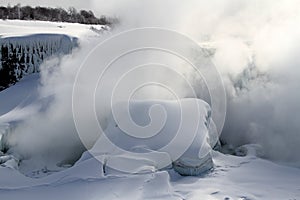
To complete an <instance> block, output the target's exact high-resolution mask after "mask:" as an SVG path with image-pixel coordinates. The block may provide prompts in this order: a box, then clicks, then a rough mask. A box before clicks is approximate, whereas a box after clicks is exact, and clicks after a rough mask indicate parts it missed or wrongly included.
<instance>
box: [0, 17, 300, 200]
mask: <svg viewBox="0 0 300 200" xmlns="http://www.w3.org/2000/svg"><path fill="white" fill-rule="evenodd" d="M58 26H61V27H62V28H60V27H58ZM0 32H2V33H5V34H3V35H2V37H16V36H22V37H24V36H26V35H32V34H65V35H68V36H70V37H78V38H81V37H96V36H97V34H98V33H95V31H91V30H90V27H89V26H87V25H78V24H66V23H50V22H24V21H22V22H21V21H18V20H16V21H0ZM26 37H27V36H26ZM39 81H40V77H39V75H38V74H33V75H29V76H27V77H25V78H23V79H22V80H21V81H20V82H19V83H17V84H16V85H14V86H12V87H10V88H8V89H6V90H4V91H1V92H0V199H9V200H19V199H24V200H27V199H30V200H35V199H37V200H38V199H45V200H48V199H49V200H50V199H51V200H52V199H57V200H65V199H74V200H77V199H78V200H82V199H86V200H94V199H111V200H120V199H172V200H173V199H174V200H179V199H188V200H193V199H212V200H214V199H224V200H225V199H239V200H254V199H262V200H265V199H272V200H277V199H278V200H282V199H291V200H292V199H300V169H299V168H294V167H289V166H283V165H279V164H275V163H273V162H271V161H268V160H265V159H262V158H259V157H260V156H262V155H263V152H262V151H261V148H260V146H258V145H255V144H250V145H244V146H242V147H240V148H238V149H236V150H235V154H236V155H240V156H243V157H237V156H233V155H225V154H222V153H220V152H217V151H213V150H211V147H213V146H214V145H215V142H216V136H215V135H216V128H215V126H214V123H213V122H212V121H210V120H209V118H210V115H209V112H208V111H209V107H208V106H207V104H206V103H204V102H202V101H201V100H195V99H194V100H183V102H182V103H183V104H186V105H185V106H183V107H184V108H185V109H187V110H189V107H188V105H189V104H190V103H187V102H189V101H192V102H194V103H195V102H196V103H199V105H202V106H200V108H201V109H202V111H203V112H201V113H202V114H201V117H200V119H205V120H206V121H205V120H203V121H201V122H202V123H200V129H199V133H198V134H197V135H198V136H201V137H199V138H197V137H196V138H195V140H193V141H192V142H193V143H192V145H191V146H190V149H189V150H188V151H187V153H186V154H183V155H182V156H181V157H180V158H179V159H174V158H173V157H172V152H168V151H161V152H160V151H153V149H154V150H156V149H155V148H158V147H160V146H161V145H162V144H164V142H165V140H168V139H169V138H163V137H157V138H155V137H154V138H153V139H152V140H148V143H146V144H143V145H141V144H139V145H135V146H134V145H130V144H133V143H134V142H135V140H129V138H128V137H125V136H124V137H116V136H117V135H118V136H119V134H124V132H123V131H122V129H120V127H116V122H115V120H113V119H112V118H111V120H110V124H109V125H108V128H107V129H106V133H107V134H110V136H111V138H110V139H115V140H114V141H115V142H117V143H118V142H119V143H118V144H120V145H123V146H122V147H123V148H124V149H127V150H129V151H131V152H135V153H142V154H141V156H140V157H138V156H131V154H126V153H124V152H122V153H121V152H120V151H114V152H111V151H109V149H104V152H105V151H107V152H106V153H109V154H110V155H109V156H106V157H104V156H103V155H102V154H101V153H103V148H98V147H99V146H98V147H97V144H101V139H100V140H99V141H98V142H97V144H96V145H95V146H94V148H93V149H92V151H91V152H85V153H83V155H82V156H81V158H80V159H79V160H78V161H77V162H76V163H75V164H74V165H73V166H67V165H66V166H64V165H62V166H60V167H57V168H56V169H54V168H51V169H50V168H43V169H40V170H37V171H35V172H33V173H32V174H27V176H25V175H24V174H22V173H21V172H20V171H19V169H18V168H19V166H18V165H19V164H20V163H19V162H20V161H19V160H18V159H17V158H16V157H15V156H13V155H12V154H11V152H10V153H9V152H8V153H7V152H1V150H3V149H4V148H5V146H6V137H7V135H8V134H10V131H11V129H12V128H13V127H14V126H15V125H16V124H18V123H19V122H20V121H22V120H23V119H25V118H26V117H28V116H30V115H32V113H35V112H39V111H40V109H41V106H42V105H44V104H41V101H45V100H41V99H40V97H39V95H38V87H39ZM46 101H47V100H46ZM153 103H160V104H163V105H164V107H165V108H166V113H169V114H170V113H171V114H172V115H171V116H172V117H171V118H168V119H169V120H170V121H166V124H167V125H168V126H167V127H166V128H165V129H163V130H161V131H162V132H161V133H163V132H172V130H173V129H174V128H175V129H176V127H174V126H171V124H174V121H176V120H178V119H177V117H176V116H177V115H176V113H177V114H178V110H177V109H178V107H177V106H176V104H174V103H171V102H162V101H146V102H145V101H143V102H133V103H132V104H131V111H132V118H133V120H136V123H137V124H145V123H146V124H147V123H148V122H149V119H148V118H140V117H139V116H140V114H141V113H144V114H145V113H146V112H147V111H148V110H149V107H150V106H152V105H153ZM118 105H122V103H121V104H118ZM118 105H116V106H118ZM172 112H173V113H172ZM121 114H122V113H121ZM123 114H124V113H123ZM142 116H147V115H142ZM208 121H210V123H203V122H208ZM187 124H188V122H187ZM203 132H206V134H203ZM203 136H207V139H208V140H207V142H206V147H209V148H208V150H209V152H210V153H209V154H204V155H202V154H199V146H200V143H201V141H205V140H203V138H205V137H203ZM170 137H172V135H171V136H170ZM124 140H125V141H126V143H122V142H121V141H124ZM102 142H103V141H102ZM208 144H209V145H208ZM100 147H101V146H100ZM145 152H150V153H149V154H147V155H148V156H143V153H145ZM207 155H208V156H207ZM191 158H192V159H191ZM195 158H196V159H195ZM99 160H106V162H100V161H99ZM21 162H23V164H21V165H29V167H30V164H31V163H26V160H23V161H21ZM170 163H173V164H172V165H168V166H165V165H166V164H170ZM203 163H204V164H205V163H206V164H207V163H208V165H205V167H204V168H201V170H199V171H196V172H194V171H193V170H195V169H197V167H196V168H195V166H201V165H202V164H203ZM103 164H104V165H103ZM212 164H213V168H212V169H211V166H212ZM116 165H122V167H123V168H122V169H124V167H127V169H130V170H131V172H135V173H124V172H122V171H118V170H115V169H113V168H110V167H107V166H116ZM160 165H161V166H165V167H164V168H162V169H160V168H161V167H160ZM206 166H209V167H208V168H206ZM203 169H205V170H203ZM125 170H126V168H125ZM178 172H179V173H181V174H184V175H185V174H199V173H200V172H201V174H200V175H199V176H181V175H179V173H178ZM41 174H42V175H41Z"/></svg>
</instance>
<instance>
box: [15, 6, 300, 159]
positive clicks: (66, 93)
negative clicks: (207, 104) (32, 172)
mask: <svg viewBox="0 0 300 200" xmlns="http://www.w3.org/2000/svg"><path fill="white" fill-rule="evenodd" d="M93 8H95V9H96V11H97V12H99V13H101V14H108V15H110V16H116V17H119V19H120V24H119V25H117V26H116V27H115V29H114V30H113V33H112V34H115V33H118V32H119V31H121V30H127V29H130V28H137V27H145V26H146V27H147V26H148V27H149V26H155V27H162V28H169V29H173V30H176V31H178V32H181V33H184V34H186V35H188V36H190V37H192V38H193V39H194V40H196V41H198V42H199V44H200V45H202V46H203V47H205V48H208V49H209V50H210V51H211V52H212V59H213V61H214V63H215V65H216V67H217V68H218V70H219V71H220V73H221V75H222V77H223V81H224V84H225V87H226V91H227V98H228V108H227V109H228V111H227V119H226V123H225V127H224V130H223V132H222V135H221V139H222V140H223V141H224V142H226V143H229V144H232V145H234V146H239V145H242V144H246V143H258V144H261V145H262V147H263V149H264V151H265V152H266V156H267V157H268V158H270V159H275V160H281V161H293V162H299V161H300V154H299V153H298V152H300V135H299V134H300V133H299V131H300V123H299V121H300V117H299V116H300V115H299V113H300V106H299V102H300V101H299V100H300V93H299V91H300V85H299V80H300V69H299V66H300V59H299V56H298V53H299V52H300V29H299V28H298V27H299V24H300V12H299V10H300V4H299V2H298V1H296V0H294V1H293V0H291V1H271V0H265V1H261V0H251V1H238V0H229V1H217V0H213V1H201V0H200V1H199V0H197V1H196V0H191V1H180V0H166V1H163V2H162V1H158V0H151V1H150V0H142V1H141V0H126V1H116V0H114V1H110V2H109V3H108V2H107V1H99V0H97V1H96V0H95V1H93ZM105 37H108V36H103V38H100V39H99V40H100V41H101V40H103V39H105ZM174 42H176V41H174ZM92 46H93V45H92V44H88V42H85V41H83V42H82V46H81V48H80V49H79V50H78V52H75V53H74V54H73V55H71V56H69V57H66V58H64V59H63V60H61V61H59V62H57V61H56V60H54V61H50V62H48V63H45V64H44V68H43V70H42V86H41V87H40V96H41V97H49V96H52V97H53V98H54V100H52V101H50V103H49V105H50V107H49V109H47V111H46V112H43V113H42V114H36V115H34V116H33V117H32V118H30V119H26V121H25V123H24V124H22V125H21V126H19V127H18V128H17V130H16V134H14V137H15V139H14V137H13V138H12V139H11V140H12V143H16V144H18V145H17V146H18V151H19V152H29V154H31V153H32V154H34V152H36V149H39V151H44V153H47V152H51V153H52V154H53V157H55V155H56V153H55V152H56V151H59V152H65V153H63V154H60V155H61V156H62V158H59V159H60V160H63V159H68V158H70V157H71V158H72V157H73V158H74V157H76V156H77V157H78V155H80V153H81V152H82V151H83V146H82V145H81V143H80V141H79V139H78V136H77V135H76V131H75V126H74V122H73V120H72V111H71V100H72V99H71V94H72V86H73V82H74V78H75V75H76V72H77V70H78V68H79V65H80V63H81V61H82V60H83V59H84V58H85V56H86V54H87V53H88V52H89V50H90V49H91V48H92ZM95 62H97V61H95ZM53 66H54V68H53ZM50 69H51V70H50ZM53 70H54V71H53ZM183 71H184V68H183ZM91 73H93V72H91ZM186 74H189V76H190V78H191V80H192V79H193V81H194V84H195V85H196V86H197V83H200V82H197V79H196V80H194V79H195V77H193V76H192V75H191V74H190V73H186ZM160 76H162V75H160ZM162 77H168V76H167V74H165V76H162ZM178 87H180V86H178ZM198 87H199V90H200V88H201V87H200V86H199V85H198ZM182 90H184V88H182ZM197 92H199V94H200V93H201V92H203V91H197ZM204 93H205V92H204ZM150 96H151V95H150ZM185 96H188V94H185V93H184V91H183V93H182V97H185ZM203 98H207V97H203ZM84 117H86V116H83V119H84ZM86 120H88V119H86ZM33 138H34V139H33ZM31 148H32V149H31ZM74 152H75V154H74ZM74 155H75V156H74ZM74 159H75V158H74Z"/></svg>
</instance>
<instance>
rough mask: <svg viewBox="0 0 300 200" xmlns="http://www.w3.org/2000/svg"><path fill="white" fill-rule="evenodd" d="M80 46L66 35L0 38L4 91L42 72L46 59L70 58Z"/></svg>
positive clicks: (0, 61) (1, 87)
mask: <svg viewBox="0 0 300 200" xmlns="http://www.w3.org/2000/svg"><path fill="white" fill-rule="evenodd" d="M77 43H78V41H77V38H74V37H70V36H67V35H64V34H33V35H24V36H10V37H2V38H1V37H0V90H1V89H5V88H6V87H8V86H10V85H11V84H14V83H15V82H17V81H19V80H20V79H21V78H22V77H23V76H25V75H27V74H32V73H36V72H38V71H39V66H40V65H41V63H42V62H43V61H44V60H45V59H47V58H49V57H51V56H58V55H64V54H69V53H70V52H71V51H72V49H73V48H74V47H76V46H77V45H78V44H77Z"/></svg>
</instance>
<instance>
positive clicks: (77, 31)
mask: <svg viewBox="0 0 300 200" xmlns="http://www.w3.org/2000/svg"><path fill="white" fill-rule="evenodd" d="M91 27H94V29H97V30H101V29H103V28H106V29H107V27H106V26H104V25H84V24H77V23H65V22H46V21H24V20H0V38H5V37H17V36H24V35H32V34H60V35H69V36H71V37H76V38H82V37H96V36H98V35H99V33H96V32H95V31H92V30H91Z"/></svg>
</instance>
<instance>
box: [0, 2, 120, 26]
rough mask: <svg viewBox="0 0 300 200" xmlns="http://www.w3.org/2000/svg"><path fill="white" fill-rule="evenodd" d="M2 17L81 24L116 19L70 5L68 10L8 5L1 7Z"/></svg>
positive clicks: (100, 23) (101, 22)
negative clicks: (99, 15) (97, 15)
mask: <svg viewBox="0 0 300 200" xmlns="http://www.w3.org/2000/svg"><path fill="white" fill-rule="evenodd" d="M0 19H3V20H6V19H20V20H38V21H52V22H70V23H80V24H99V25H107V24H111V23H113V21H114V19H112V18H107V17H105V16H101V17H100V18H97V17H95V15H94V13H93V12H92V11H86V10H80V11H77V10H76V9H75V8H73V7H70V8H69V9H68V10H65V9H63V8H50V7H40V6H37V7H34V8H33V7H30V6H21V5H20V4H18V5H15V6H10V5H8V6H7V7H4V6H1V7H0Z"/></svg>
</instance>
